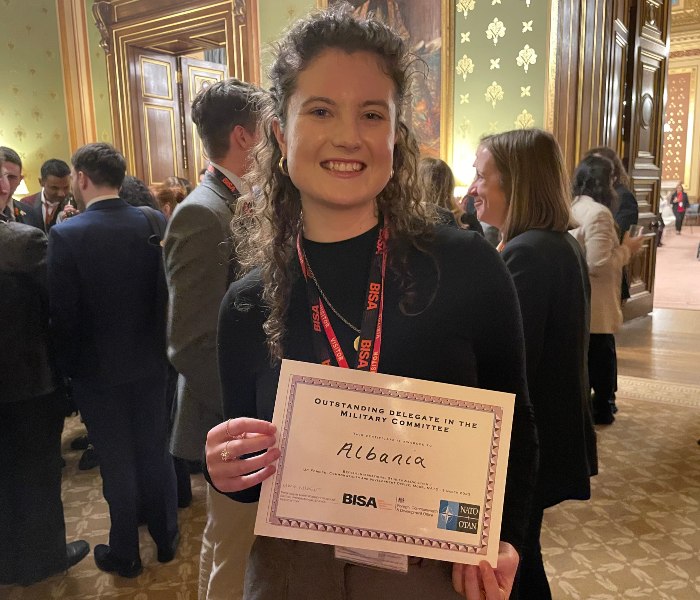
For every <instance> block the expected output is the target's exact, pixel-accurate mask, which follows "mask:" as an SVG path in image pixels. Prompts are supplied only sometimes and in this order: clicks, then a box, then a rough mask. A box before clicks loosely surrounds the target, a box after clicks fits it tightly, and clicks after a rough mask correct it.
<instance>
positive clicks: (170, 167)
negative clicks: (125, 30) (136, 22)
mask: <svg viewBox="0 0 700 600" xmlns="http://www.w3.org/2000/svg"><path fill="white" fill-rule="evenodd" d="M129 84H130V93H131V110H132V119H131V122H132V126H133V135H134V147H135V153H134V158H135V166H136V173H134V174H135V175H136V176H137V177H139V178H140V179H142V180H143V181H144V182H145V183H146V185H158V184H159V183H161V182H162V181H163V180H164V179H165V178H166V177H169V176H171V175H178V176H182V175H184V172H183V169H182V168H181V165H182V164H183V148H182V144H183V135H182V112H181V108H180V105H181V103H180V98H179V88H178V85H177V60H176V58H175V57H174V56H171V55H168V54H158V53H156V52H152V51H150V50H145V49H143V48H137V47H133V46H132V47H130V49H129Z"/></svg>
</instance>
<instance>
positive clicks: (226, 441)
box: [206, 417, 280, 492]
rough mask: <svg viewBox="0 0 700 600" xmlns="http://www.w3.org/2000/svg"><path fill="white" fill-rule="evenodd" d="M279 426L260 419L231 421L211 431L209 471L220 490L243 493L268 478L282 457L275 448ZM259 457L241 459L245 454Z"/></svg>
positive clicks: (208, 454)
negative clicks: (276, 462) (242, 491)
mask: <svg viewBox="0 0 700 600" xmlns="http://www.w3.org/2000/svg"><path fill="white" fill-rule="evenodd" d="M275 432H276V428H275V426H274V425H273V424H272V423H270V422H268V421H261V420H260V419H248V418H246V417H241V418H239V419H229V420H228V421H225V422H224V423H219V424H218V425H217V426H216V427H214V428H213V429H210V430H209V433H208V434H207V443H206V458H207V470H208V471H209V476H210V477H211V480H212V482H213V483H214V486H215V487H216V489H218V490H219V491H221V492H239V491H241V490H246V489H248V488H250V487H253V486H254V485H257V484H258V483H260V482H262V481H264V480H265V479H267V478H268V477H269V476H270V475H272V474H273V473H274V472H275V465H274V464H272V463H274V462H275V461H276V460H277V459H278V458H279V457H280V451H279V449H278V448H273V446H274V445H275ZM263 450H265V452H263V453H262V454H260V455H258V456H252V457H250V458H240V457H241V456H243V455H245V454H254V453H257V452H262V451H263Z"/></svg>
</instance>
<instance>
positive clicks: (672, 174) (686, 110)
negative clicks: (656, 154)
mask: <svg viewBox="0 0 700 600" xmlns="http://www.w3.org/2000/svg"><path fill="white" fill-rule="evenodd" d="M694 75H695V71H694V70H693V71H689V70H687V69H684V70H681V71H680V72H679V71H676V72H675V73H674V72H673V70H671V71H669V74H668V86H667V88H666V90H667V94H668V100H667V104H666V116H665V119H664V122H665V123H666V124H667V125H668V128H669V129H670V131H668V132H667V133H666V136H665V138H664V153H663V167H662V171H661V178H662V179H663V180H665V181H668V180H672V181H674V182H678V181H682V182H684V183H685V185H686V186H688V185H689V184H690V181H689V177H686V154H687V150H688V148H689V146H691V147H692V143H693V140H692V128H691V127H690V126H689V125H690V124H689V119H691V118H692V115H691V94H693V92H694V87H695V81H694V79H695V77H694ZM693 95H694V94H693ZM693 108H694V107H693Z"/></svg>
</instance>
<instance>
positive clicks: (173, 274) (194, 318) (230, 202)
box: [164, 79, 257, 600]
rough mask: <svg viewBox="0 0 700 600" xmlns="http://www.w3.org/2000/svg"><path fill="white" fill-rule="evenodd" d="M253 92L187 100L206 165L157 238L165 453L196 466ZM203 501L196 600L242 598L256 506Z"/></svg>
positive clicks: (215, 382) (231, 84) (215, 395)
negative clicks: (171, 391)
mask: <svg viewBox="0 0 700 600" xmlns="http://www.w3.org/2000/svg"><path fill="white" fill-rule="evenodd" d="M254 91H255V90H254V88H253V87H252V86H251V85H249V84H246V83H243V82H241V81H238V80H236V79H228V80H226V81H220V82H218V83H215V84H213V85H211V86H209V87H208V88H206V89H205V90H203V91H202V92H200V93H199V94H198V95H197V97H196V98H195V100H194V102H193V103H192V121H193V122H194V123H195V125H196V126H197V132H198V133H199V136H200V138H201V139H202V142H203V144H204V148H205V149H206V151H207V154H208V156H209V157H210V159H211V163H210V165H209V167H208V169H207V172H206V173H205V174H204V178H203V180H202V181H201V183H200V184H199V185H198V186H197V188H196V189H195V190H194V191H193V192H192V193H191V194H190V195H189V196H187V198H185V199H184V200H183V201H182V202H181V203H180V204H178V205H177V208H176V209H175V211H174V213H173V217H172V219H171V220H170V224H169V226H168V230H167V232H166V235H165V245H164V256H165V267H166V276H167V280H168V291H169V295H170V314H169V319H168V356H169V358H170V362H171V363H172V365H173V366H174V367H175V369H176V370H177V372H178V373H179V374H180V376H179V381H178V399H177V412H176V416H175V425H174V429H173V437H172V442H171V451H172V453H173V455H174V456H176V457H179V458H183V459H188V460H201V458H202V456H203V454H204V443H205V441H206V437H207V432H208V431H209V429H211V428H212V427H214V426H215V425H217V424H218V423H220V422H221V420H222V419H223V414H222V409H221V386H220V384H219V374H218V362H217V353H216V328H217V322H218V317H219V306H220V305H221V300H222V299H223V297H224V294H225V293H226V290H227V289H228V286H229V284H230V283H231V281H232V279H233V276H234V273H233V264H232V262H231V259H230V251H227V249H228V240H229V239H230V237H231V233H230V225H231V219H232V217H233V209H234V207H235V204H236V202H237V201H238V198H239V196H240V195H241V193H242V192H245V191H247V190H246V188H245V185H244V183H243V181H242V180H241V177H242V176H243V175H244V174H245V173H246V171H247V170H248V165H249V153H250V150H251V149H252V147H253V145H254V144H255V141H256V133H255V130H256V121H257V110H256V106H255V101H254V99H253V98H252V94H253V92H254ZM208 495H209V498H208V520H207V525H206V527H205V529H204V534H203V538H202V553H201V562H200V579H199V580H200V590H199V597H200V599H206V598H209V599H210V600H215V599H218V598H224V597H225V598H237V597H240V596H241V595H242V592H243V575H244V573H245V564H246V558H247V556H248V551H249V549H250V545H251V544H252V540H253V524H254V521H255V510H256V505H254V504H253V505H251V506H246V505H244V504H239V503H237V502H233V501H231V500H229V499H228V498H227V497H225V496H223V495H221V494H219V493H217V492H216V491H213V490H208Z"/></svg>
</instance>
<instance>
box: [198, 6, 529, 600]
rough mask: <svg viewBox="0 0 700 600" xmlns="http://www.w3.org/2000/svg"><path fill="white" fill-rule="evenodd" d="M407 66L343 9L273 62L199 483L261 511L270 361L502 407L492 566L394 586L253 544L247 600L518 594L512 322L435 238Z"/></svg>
mask: <svg viewBox="0 0 700 600" xmlns="http://www.w3.org/2000/svg"><path fill="white" fill-rule="evenodd" d="M414 64H415V63H414V62H413V61H412V60H411V58H410V57H409V55H408V52H407V48H406V44H405V42H404V41H403V40H402V39H401V38H400V37H399V36H398V35H396V34H395V33H393V32H392V31H391V30H390V29H389V28H388V27H387V26H386V25H384V24H382V23H380V22H377V21H373V20H371V19H359V18H356V17H354V16H352V12H351V9H350V8H349V7H348V6H347V5H344V6H340V7H338V8H334V9H330V10H329V11H326V12H320V13H316V14H314V15H312V16H310V17H307V18H305V19H303V20H301V21H299V22H297V23H296V24H295V25H294V26H293V27H292V28H291V30H290V31H289V32H288V33H287V35H286V37H285V38H284V39H283V40H281V41H280V42H279V44H278V45H277V48H276V58H275V61H274V63H273V65H272V67H271V70H270V79H271V84H272V87H271V90H270V92H269V94H268V95H267V96H266V98H265V99H264V100H263V104H264V108H263V114H262V115H261V121H260V122H261V125H260V127H261V142H260V144H259V145H258V148H257V152H256V156H255V165H254V167H253V171H252V175H251V178H250V182H251V184H252V185H251V187H252V188H253V189H256V190H258V192H257V193H256V195H255V198H254V199H252V202H251V203H249V204H246V205H245V206H246V209H245V214H242V215H241V217H240V219H238V220H235V221H234V236H235V237H236V240H237V259H238V260H239V262H240V264H241V266H242V268H243V269H244V270H245V271H247V275H245V276H244V277H243V278H242V279H240V280H239V281H237V282H236V283H234V284H233V285H232V286H231V288H230V289H229V291H228V294H227V295H226V297H225V299H224V302H223V304H222V307H221V314H220V321H219V364H220V372H221V379H222V390H223V404H224V406H223V408H224V414H225V416H226V417H230V419H229V420H227V421H226V422H224V423H221V424H220V425H218V426H217V427H215V428H214V429H212V430H211V431H210V432H209V435H208V438H207V451H206V452H207V467H208V473H209V476H210V478H211V481H212V483H213V485H214V486H215V487H216V488H217V489H218V490H220V491H221V492H224V493H228V494H229V495H230V497H231V498H233V499H234V500H237V501H241V502H255V501H256V500H257V499H258V496H259V489H260V488H259V484H260V483H261V482H262V481H263V480H265V479H266V478H268V477H269V476H270V475H272V474H273V473H274V471H275V461H276V460H277V458H278V457H279V455H280V454H279V450H278V449H276V448H273V446H274V444H275V428H274V427H273V426H272V424H271V423H270V421H271V420H272V415H273V409H274V403H275V394H276V388H277V381H278V377H279V370H280V359H282V358H288V359H294V360H297V361H304V362H306V363H321V364H330V365H333V366H340V367H349V368H357V369H364V370H367V371H375V372H378V373H385V374H393V375H400V376H403V377H411V378H420V379H425V380H431V381H440V382H446V383H452V384H457V385H463V386H472V387H481V388H486V389H491V390H498V391H504V392H509V393H515V394H516V401H515V416H514V421H513V431H512V437H511V440H512V442H511V450H510V455H509V456H510V458H509V464H508V476H507V488H506V495H505V505H504V510H503V521H502V528H501V540H502V541H501V545H500V551H499V555H498V565H497V568H495V569H494V568H492V567H490V566H489V565H488V563H486V562H482V563H481V565H479V566H478V567H477V566H467V565H463V564H454V565H453V564H451V563H448V562H441V561H436V560H428V559H410V560H409V561H408V562H409V564H408V567H407V568H408V571H407V572H406V573H400V572H393V571H385V570H378V569H371V568H367V567H365V566H359V565H357V564H354V563H353V562H352V561H348V560H341V559H338V558H336V557H335V555H334V548H333V547H332V546H327V545H323V544H315V543H308V542H301V541H289V540H286V539H278V538H272V537H263V536H260V537H258V538H257V539H256V541H255V544H254V545H253V548H252V550H251V554H250V557H249V562H248V568H247V572H246V582H245V595H244V597H245V598H246V600H268V599H269V600H280V599H290V600H297V599H298V600H302V599H303V600H314V599H318V600H321V599H323V600H341V599H348V600H353V599H360V598H361V599H372V598H382V599H383V600H386V599H390V598H401V599H402V600H409V599H412V598H416V599H418V598H421V599H422V598H441V599H443V598H444V599H447V598H455V599H458V598H468V599H469V600H483V599H484V598H486V599H488V600H503V599H504V598H507V597H509V594H510V591H511V588H512V585H513V580H514V576H515V571H516V569H517V564H518V560H519V557H518V552H517V550H516V549H517V548H519V546H520V545H521V543H522V540H523V535H524V530H525V525H526V520H527V516H528V509H529V501H530V497H531V494H532V486H533V483H534V476H535V468H536V447H537V443H536V433H535V425H534V417H533V415H532V407H531V405H530V403H529V400H528V397H527V387H526V382H525V369H524V355H523V334H522V324H521V319H520V313H519V309H518V304H517V298H516V295H515V290H514V288H513V284H512V281H511V279H510V277H509V275H508V273H507V271H506V269H505V266H504V265H503V263H502V262H501V261H500V259H499V257H498V255H497V253H496V252H494V250H493V249H492V248H491V247H490V246H489V245H488V243H486V242H485V241H484V240H483V239H482V238H480V237H479V236H477V235H475V234H471V233H468V232H463V231H460V230H459V229H457V228H455V227H447V226H437V225H436V224H435V221H436V217H435V212H434V208H432V205H431V204H430V203H428V202H425V198H424V192H423V191H422V188H421V187H420V186H419V185H418V184H417V164H418V146H417V143H416V141H415V139H414V137H413V135H412V133H411V131H410V130H409V129H408V127H407V125H406V124H405V122H404V117H403V105H404V102H405V101H406V98H407V93H408V90H409V85H410V75H411V67H412V66H413V65H414ZM319 315H320V318H319ZM367 348H369V353H368V354H366V353H365V350H366V349H367ZM358 349H359V351H358ZM368 355H369V356H372V357H373V359H372V360H369V359H367V358H366V357H367V356H368ZM314 435H315V432H314V431H308V436H311V437H313V436H314ZM254 453H258V454H256V455H255V456H252V457H249V456H248V455H251V454H254ZM451 458H453V457H451ZM457 458H459V457H457ZM455 483H456V484H458V483H459V482H455Z"/></svg>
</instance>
